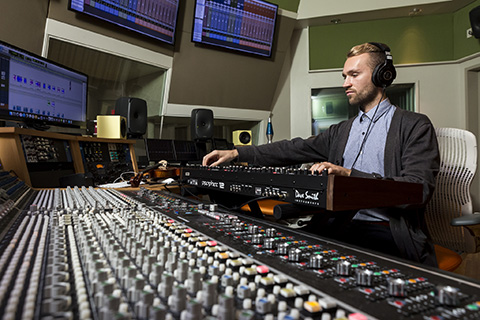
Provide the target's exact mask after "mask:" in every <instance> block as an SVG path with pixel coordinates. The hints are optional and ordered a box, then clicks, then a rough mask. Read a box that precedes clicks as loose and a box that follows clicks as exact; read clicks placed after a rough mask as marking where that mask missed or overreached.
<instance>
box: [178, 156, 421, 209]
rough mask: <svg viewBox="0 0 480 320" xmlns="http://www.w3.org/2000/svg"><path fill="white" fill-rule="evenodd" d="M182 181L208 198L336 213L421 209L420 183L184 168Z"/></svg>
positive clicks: (307, 173) (234, 168)
mask: <svg viewBox="0 0 480 320" xmlns="http://www.w3.org/2000/svg"><path fill="white" fill-rule="evenodd" d="M182 180H183V181H184V182H185V183H187V184H189V185H192V186H195V187H197V188H199V189H203V190H206V193H212V192H222V193H224V195H220V196H219V198H222V197H225V193H226V194H230V195H238V196H249V197H252V198H254V197H257V198H258V197H272V198H277V199H280V200H284V201H286V202H290V203H294V204H297V205H301V206H311V207H317V208H321V209H326V210H331V211H343V210H359V209H365V208H372V207H388V206H396V205H404V204H420V203H422V199H423V187H422V185H421V184H419V183H410V182H401V181H393V180H384V179H369V178H359V177H343V176H335V175H328V174H327V173H326V172H322V173H311V172H310V171H309V170H306V169H290V168H284V167H275V168H267V167H252V166H225V167H205V166H199V165H192V166H187V167H184V168H182Z"/></svg>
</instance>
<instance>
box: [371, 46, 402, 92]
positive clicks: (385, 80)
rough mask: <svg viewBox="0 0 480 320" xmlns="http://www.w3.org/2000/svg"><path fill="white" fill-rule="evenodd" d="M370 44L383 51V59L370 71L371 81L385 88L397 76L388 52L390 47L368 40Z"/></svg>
mask: <svg viewBox="0 0 480 320" xmlns="http://www.w3.org/2000/svg"><path fill="white" fill-rule="evenodd" d="M369 43H370V44H371V45H374V46H375V47H377V48H379V49H380V50H382V51H383V52H384V53H385V61H384V62H383V63H380V64H378V65H377V66H376V67H375V69H374V70H373V73H372V82H373V84H374V85H375V86H377V87H382V88H386V87H388V86H389V85H391V84H392V82H393V80H395V78H396V77H397V71H396V70H395V67H394V66H393V57H392V55H391V53H390V48H389V47H388V46H387V45H386V44H383V43H379V42H369Z"/></svg>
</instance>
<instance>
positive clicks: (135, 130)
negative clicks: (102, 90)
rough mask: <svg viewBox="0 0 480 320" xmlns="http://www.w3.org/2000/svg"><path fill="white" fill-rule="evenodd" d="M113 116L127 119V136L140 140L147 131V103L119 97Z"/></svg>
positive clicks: (136, 99) (137, 99)
mask: <svg viewBox="0 0 480 320" xmlns="http://www.w3.org/2000/svg"><path fill="white" fill-rule="evenodd" d="M115 114H116V115H120V116H122V117H124V118H125V119H127V136H128V137H131V138H141V137H142V136H143V135H144V134H145V132H146V131H147V102H146V101H145V100H142V99H139V98H130V97H121V98H119V99H117V101H116V102H115Z"/></svg>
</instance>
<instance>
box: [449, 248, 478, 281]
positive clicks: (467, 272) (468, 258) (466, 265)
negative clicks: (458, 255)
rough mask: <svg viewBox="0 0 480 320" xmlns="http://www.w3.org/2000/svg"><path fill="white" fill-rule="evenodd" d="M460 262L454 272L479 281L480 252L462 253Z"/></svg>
mask: <svg viewBox="0 0 480 320" xmlns="http://www.w3.org/2000/svg"><path fill="white" fill-rule="evenodd" d="M462 259H463V261H462V264H461V265H460V267H458V268H457V269H456V270H455V271H454V272H455V273H458V274H461V275H464V276H467V277H469V278H473V279H476V280H477V281H480V252H477V253H468V254H462Z"/></svg>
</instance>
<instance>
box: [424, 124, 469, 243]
mask: <svg viewBox="0 0 480 320" xmlns="http://www.w3.org/2000/svg"><path fill="white" fill-rule="evenodd" d="M436 134H437V140H438V144H439V151H440V172H439V173H438V176H437V181H436V187H435V192H434V194H433V197H432V199H431V200H430V202H429V203H428V205H427V208H426V221H427V225H428V228H429V231H430V234H431V236H432V240H433V242H434V243H436V244H439V245H441V246H444V247H447V248H449V249H452V250H459V251H465V252H475V247H476V246H475V238H474V237H473V236H472V235H471V234H470V233H469V232H468V231H467V230H466V229H465V228H461V227H452V226H451V225H450V221H451V220H452V219H453V218H456V217H460V216H462V215H466V214H472V210H473V209H472V198H471V197H470V185H471V184H472V180H473V178H474V176H475V172H476V170H477V140H476V138H475V135H474V134H473V133H471V132H469V131H466V130H462V129H456V128H437V129H436Z"/></svg>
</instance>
